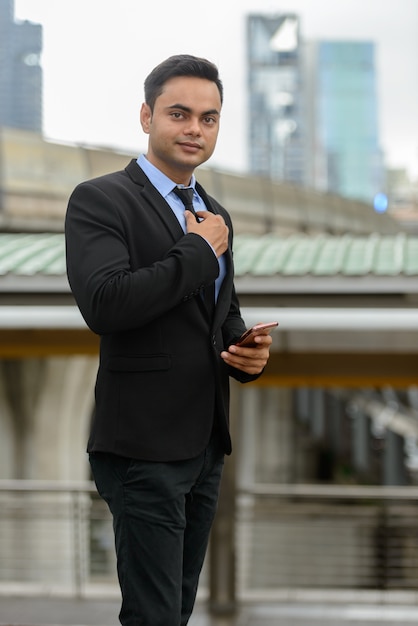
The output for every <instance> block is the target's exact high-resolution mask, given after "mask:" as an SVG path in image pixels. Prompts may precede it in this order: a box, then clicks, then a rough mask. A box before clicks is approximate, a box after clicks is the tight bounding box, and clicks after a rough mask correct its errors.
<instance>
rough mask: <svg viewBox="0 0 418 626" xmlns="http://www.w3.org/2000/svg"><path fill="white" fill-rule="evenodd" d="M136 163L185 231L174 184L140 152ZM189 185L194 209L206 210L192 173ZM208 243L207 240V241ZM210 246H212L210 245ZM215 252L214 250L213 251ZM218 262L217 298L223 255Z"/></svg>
mask: <svg viewBox="0 0 418 626" xmlns="http://www.w3.org/2000/svg"><path fill="white" fill-rule="evenodd" d="M137 163H138V165H139V167H140V168H141V169H142V171H143V172H144V174H145V175H146V176H147V178H149V180H150V181H151V183H152V184H153V185H154V187H155V188H156V189H157V191H158V192H159V193H160V194H161V195H162V197H163V198H164V200H165V201H166V202H167V203H168V204H169V205H170V207H171V209H172V211H173V213H174V215H175V216H176V218H177V219H178V221H179V224H180V226H181V227H182V229H183V231H184V232H186V218H185V216H184V204H183V202H182V201H181V200H180V198H179V197H178V196H177V195H176V194H175V193H174V191H173V188H174V187H175V186H176V183H174V182H173V181H172V180H171V179H170V178H168V176H166V175H165V174H163V173H162V172H161V171H160V170H159V169H158V168H157V167H155V165H153V164H152V163H150V162H149V161H148V159H147V158H146V156H145V155H144V154H141V155H140V156H139V157H138V159H137ZM189 186H190V187H193V206H194V208H195V211H207V208H206V205H205V203H204V202H203V200H202V198H201V197H200V196H199V194H198V193H197V191H196V188H195V186H196V178H195V176H194V174H193V175H192V178H191V181H190V185H189ZM208 243H209V242H208ZM209 245H210V244H209ZM211 247H212V246H211ZM214 254H215V252H214ZM218 263H219V275H218V278H217V279H216V281H215V299H217V298H218V294H219V290H220V288H221V285H222V281H223V279H224V278H225V274H226V263H225V258H224V255H222V256H221V257H219V258H218Z"/></svg>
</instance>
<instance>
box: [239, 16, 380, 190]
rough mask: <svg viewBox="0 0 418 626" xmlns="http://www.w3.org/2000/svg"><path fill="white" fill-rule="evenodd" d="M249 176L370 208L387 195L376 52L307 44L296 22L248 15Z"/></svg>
mask: <svg viewBox="0 0 418 626" xmlns="http://www.w3.org/2000/svg"><path fill="white" fill-rule="evenodd" d="M247 25H248V29H247V51H248V90H249V96H248V103H249V114H248V122H249V128H248V141H249V166H250V170H251V172H252V173H254V174H261V175H265V176H269V177H271V178H274V179H279V180H286V181H289V182H292V183H296V184H301V185H307V186H309V187H314V188H317V189H320V190H322V191H332V192H335V193H337V194H339V195H342V196H346V197H351V198H357V199H361V200H366V201H369V202H373V198H374V197H375V195H376V194H377V193H379V192H381V191H382V190H383V189H384V180H383V176H384V167H383V157H382V153H381V150H380V148H379V129H378V98H377V87H376V83H377V77H376V67H375V60H374V51H375V49H374V44H373V43H372V42H362V41H353V42H351V41H348V42H347V41H335V42H334V41H320V42H305V41H303V39H302V36H301V32H300V30H301V29H300V22H299V18H298V16H297V15H294V14H283V15H262V14H256V15H249V16H248V24H247Z"/></svg>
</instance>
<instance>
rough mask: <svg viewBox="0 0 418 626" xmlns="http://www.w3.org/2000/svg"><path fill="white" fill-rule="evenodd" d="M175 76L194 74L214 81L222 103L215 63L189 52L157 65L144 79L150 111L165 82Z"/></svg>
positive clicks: (221, 87)
mask: <svg viewBox="0 0 418 626" xmlns="http://www.w3.org/2000/svg"><path fill="white" fill-rule="evenodd" d="M176 76H196V77H197V78H205V79H207V80H210V81H212V82H214V83H215V84H216V86H217V88H218V90H219V95H220V97H221V103H222V101H223V86H222V81H221V79H220V78H219V72H218V68H217V67H216V65H215V64H214V63H212V62H211V61H208V60H207V59H203V58H200V57H195V56H192V55H190V54H177V55H174V56H171V57H169V58H168V59H166V60H165V61H163V62H162V63H160V64H159V65H157V66H156V67H155V68H154V69H153V70H152V72H151V73H150V74H149V75H148V76H147V78H146V79H145V83H144V88H145V102H146V103H147V104H148V105H149V107H150V108H151V111H153V110H154V105H155V101H156V99H157V98H158V96H159V95H161V93H162V91H163V87H164V85H165V83H166V82H167V81H168V80H170V78H175V77H176Z"/></svg>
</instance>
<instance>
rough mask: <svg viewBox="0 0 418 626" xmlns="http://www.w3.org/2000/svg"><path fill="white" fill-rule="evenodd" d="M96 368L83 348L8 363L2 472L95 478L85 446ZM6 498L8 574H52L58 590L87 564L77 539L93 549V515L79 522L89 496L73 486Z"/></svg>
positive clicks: (0, 388) (0, 405)
mask: <svg viewBox="0 0 418 626" xmlns="http://www.w3.org/2000/svg"><path fill="white" fill-rule="evenodd" d="M96 370H97V359H96V358H93V357H84V356H80V357H56V358H55V357H54V358H49V359H22V360H10V361H3V362H2V363H1V368H0V372H1V376H0V420H1V427H2V430H4V432H5V435H6V436H5V439H6V442H7V445H10V450H11V451H12V453H9V454H5V456H4V458H3V459H2V461H1V466H0V467H1V469H2V474H1V475H0V478H6V477H7V478H24V479H38V480H42V479H43V480H73V481H78V480H86V479H88V478H89V467H88V461H87V455H86V452H85V449H86V441H87V434H88V430H89V423H90V418H91V413H92V407H93V388H94V381H95V376H96ZM1 439H2V442H1V444H0V445H1V447H3V446H5V445H6V444H5V443H4V440H3V437H2V438H1ZM1 499H2V504H3V507H2V509H3V511H4V510H5V508H4V507H6V510H7V511H8V513H7V514H6V513H3V515H2V519H1V533H0V551H1V553H2V554H4V555H9V561H10V566H9V568H8V570H7V578H8V580H9V581H18V582H25V583H30V582H36V583H38V584H42V583H43V582H48V583H50V584H51V585H52V586H53V587H54V588H56V589H57V590H62V589H64V588H65V589H66V588H68V585H69V584H70V585H73V584H75V581H76V578H77V577H78V578H79V577H80V571H81V569H80V563H76V562H75V561H74V555H75V551H74V546H75V543H76V542H77V541H82V542H83V544H84V545H83V546H81V551H80V553H84V554H88V553H89V549H88V528H87V526H86V524H87V522H85V524H84V528H80V525H79V524H78V525H77V520H78V521H79V520H80V506H81V507H85V506H89V499H88V498H87V499H85V500H84V501H83V502H81V501H80V500H77V502H75V501H74V496H71V495H70V494H56V493H55V494H51V493H46V492H44V493H37V492H34V493H29V494H25V493H22V494H7V493H4V494H1ZM74 507H75V508H76V511H75V509H74ZM74 512H75V513H76V515H74ZM79 547H80V545H79ZM9 553H10V554H9ZM84 565H85V568H86V567H87V565H88V563H87V562H86V563H85V564H84ZM76 569H77V571H76ZM42 575H43V576H45V581H43V580H42V579H41V577H42Z"/></svg>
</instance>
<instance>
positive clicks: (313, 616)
mask: <svg viewBox="0 0 418 626" xmlns="http://www.w3.org/2000/svg"><path fill="white" fill-rule="evenodd" d="M118 607H119V603H118V601H116V600H109V599H103V600H74V599H69V598H53V597H49V598H44V597H42V598H40V597H33V598H27V597H24V598H22V597H18V596H15V597H7V596H0V626H118V624H119V622H118V619H117V614H118ZM377 624H379V626H410V625H411V624H418V606H417V605H398V604H386V605H382V604H379V605H373V604H358V605H355V604H341V603H338V604H325V603H318V602H314V603H313V602H310V603H309V602H298V603H297V602H281V603H276V604H271V603H269V604H267V603H266V604H251V605H248V606H245V607H243V608H242V609H241V610H240V611H239V612H238V614H237V615H236V616H235V617H234V618H233V619H226V618H224V619H221V618H210V617H209V615H208V613H207V611H206V609H205V606H204V605H203V604H202V603H199V604H198V605H197V607H196V611H195V614H194V616H193V618H192V619H191V621H190V623H189V626H308V625H309V626H320V625H321V626H347V625H350V626H377Z"/></svg>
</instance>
